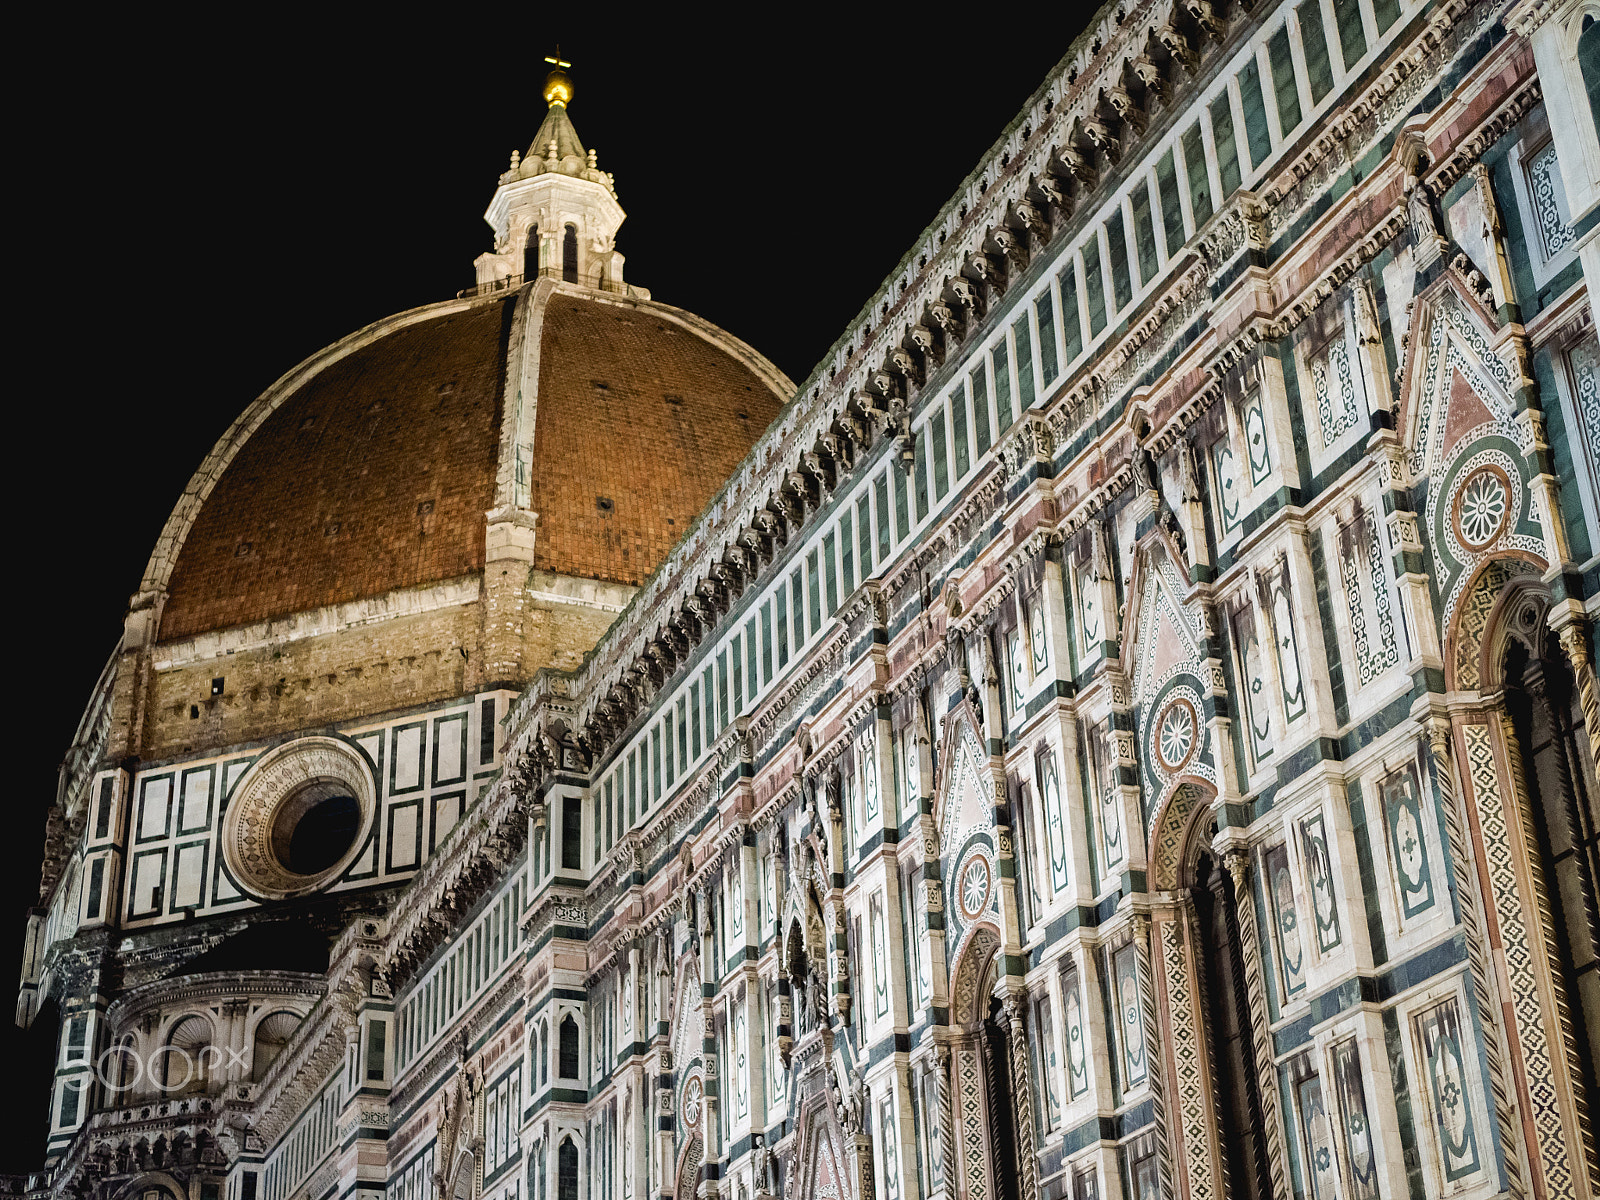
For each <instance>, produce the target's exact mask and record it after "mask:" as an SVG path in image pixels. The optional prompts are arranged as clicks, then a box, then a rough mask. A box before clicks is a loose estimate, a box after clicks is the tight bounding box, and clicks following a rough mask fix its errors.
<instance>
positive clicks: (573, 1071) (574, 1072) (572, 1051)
mask: <svg viewBox="0 0 1600 1200" xmlns="http://www.w3.org/2000/svg"><path fill="white" fill-rule="evenodd" d="M558 1032H559V1036H560V1039H561V1064H560V1067H559V1068H558V1069H559V1071H560V1073H561V1078H563V1079H576V1078H578V1022H577V1021H575V1020H574V1019H573V1017H572V1014H571V1013H568V1014H567V1015H566V1016H564V1017H562V1018H561V1026H560V1029H559V1031H558Z"/></svg>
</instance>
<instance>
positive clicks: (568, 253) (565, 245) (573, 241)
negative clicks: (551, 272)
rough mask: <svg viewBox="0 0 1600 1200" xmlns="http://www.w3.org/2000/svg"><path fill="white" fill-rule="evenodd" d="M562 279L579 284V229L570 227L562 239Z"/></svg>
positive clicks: (574, 226) (573, 226)
mask: <svg viewBox="0 0 1600 1200" xmlns="http://www.w3.org/2000/svg"><path fill="white" fill-rule="evenodd" d="M561 278H562V279H564V280H566V281H567V282H568V283H577V282H578V227H577V226H576V225H568V226H567V231H566V233H565V234H564V235H563V236H562V238H561Z"/></svg>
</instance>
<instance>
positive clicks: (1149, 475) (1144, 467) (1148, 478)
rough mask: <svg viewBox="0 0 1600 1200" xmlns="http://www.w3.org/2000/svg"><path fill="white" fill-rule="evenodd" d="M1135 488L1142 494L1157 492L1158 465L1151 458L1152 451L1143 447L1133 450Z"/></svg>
mask: <svg viewBox="0 0 1600 1200" xmlns="http://www.w3.org/2000/svg"><path fill="white" fill-rule="evenodd" d="M1132 461H1133V486H1134V487H1136V488H1138V489H1139V490H1140V491H1141V492H1153V491H1155V490H1156V463H1155V459H1154V458H1152V457H1151V456H1150V451H1149V450H1148V449H1146V448H1145V447H1144V446H1143V445H1135V446H1134V448H1133V455H1132Z"/></svg>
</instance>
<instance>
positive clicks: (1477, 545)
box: [1450, 462, 1518, 554]
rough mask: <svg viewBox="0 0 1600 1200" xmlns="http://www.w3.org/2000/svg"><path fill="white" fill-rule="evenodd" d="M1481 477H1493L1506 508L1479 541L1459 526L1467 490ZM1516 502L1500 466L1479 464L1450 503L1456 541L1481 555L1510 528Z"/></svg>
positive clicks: (1515, 492) (1513, 492) (1514, 490)
mask: <svg viewBox="0 0 1600 1200" xmlns="http://www.w3.org/2000/svg"><path fill="white" fill-rule="evenodd" d="M1481 475H1493V476H1494V477H1495V478H1496V479H1497V480H1499V482H1500V487H1501V488H1502V489H1503V490H1504V492H1505V505H1506V507H1505V511H1504V512H1502V513H1501V514H1500V521H1499V523H1498V524H1497V525H1495V527H1494V528H1493V529H1492V530H1490V531H1489V536H1488V537H1486V538H1484V539H1482V540H1481V541H1480V540H1478V539H1475V538H1469V537H1468V536H1467V531H1466V528H1465V527H1464V526H1463V525H1462V524H1461V506H1462V504H1463V503H1464V502H1465V501H1466V498H1467V489H1468V488H1470V487H1471V486H1472V485H1473V483H1474V482H1476V480H1477V479H1478V477H1479V476H1481ZM1517 500H1518V496H1517V491H1516V488H1515V487H1514V486H1513V485H1512V482H1511V477H1510V476H1509V475H1507V474H1506V472H1505V470H1504V469H1503V468H1502V467H1501V466H1500V464H1499V463H1493V462H1486V463H1481V464H1480V465H1479V466H1478V467H1477V468H1476V469H1474V470H1472V471H1470V472H1469V473H1468V474H1467V475H1466V477H1465V478H1463V479H1462V480H1461V482H1460V484H1459V485H1458V486H1457V488H1456V494H1455V497H1454V499H1453V500H1452V501H1451V502H1450V520H1451V523H1452V524H1453V525H1454V526H1455V529H1454V533H1455V535H1456V540H1457V541H1459V542H1460V543H1461V544H1462V545H1463V546H1465V547H1466V548H1467V549H1468V550H1469V551H1471V552H1472V553H1473V554H1482V553H1483V552H1484V551H1485V550H1487V549H1488V548H1489V547H1490V546H1492V545H1494V544H1495V542H1497V541H1498V540H1499V539H1500V536H1501V535H1502V534H1503V533H1505V531H1506V530H1507V529H1508V528H1509V527H1510V525H1511V522H1512V520H1513V518H1514V517H1515V516H1516V509H1517Z"/></svg>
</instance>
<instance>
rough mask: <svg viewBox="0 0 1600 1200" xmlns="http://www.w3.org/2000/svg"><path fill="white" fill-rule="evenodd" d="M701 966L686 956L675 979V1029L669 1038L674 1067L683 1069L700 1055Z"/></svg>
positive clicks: (701, 1025) (701, 1027)
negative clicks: (676, 1009)
mask: <svg viewBox="0 0 1600 1200" xmlns="http://www.w3.org/2000/svg"><path fill="white" fill-rule="evenodd" d="M700 1001H701V997H700V968H699V966H698V965H697V963H696V960H695V958H694V956H693V955H690V956H688V959H687V961H686V962H685V964H684V968H683V973H682V975H681V976H680V977H679V980H678V1012H677V1018H678V1020H677V1028H676V1030H675V1031H674V1032H673V1037H672V1056H673V1061H674V1063H676V1064H677V1069H678V1070H679V1071H682V1070H684V1069H686V1068H687V1067H688V1065H689V1063H690V1062H692V1061H693V1060H694V1059H696V1058H698V1057H699V1056H700V1049H701V1045H700V1043H701V1041H702V1038H703V1034H704V1023H703V1020H702V1018H701V1015H700Z"/></svg>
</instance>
